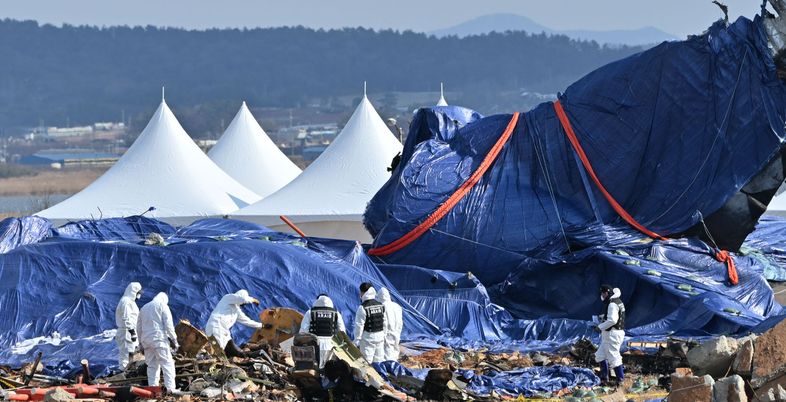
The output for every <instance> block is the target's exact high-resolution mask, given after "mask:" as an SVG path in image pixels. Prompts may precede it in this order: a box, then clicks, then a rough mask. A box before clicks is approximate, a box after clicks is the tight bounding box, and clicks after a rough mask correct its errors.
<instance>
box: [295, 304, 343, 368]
mask: <svg viewBox="0 0 786 402" xmlns="http://www.w3.org/2000/svg"><path fill="white" fill-rule="evenodd" d="M346 331H347V329H346V327H344V317H342V316H341V312H340V311H338V310H336V308H335V306H334V305H333V300H331V299H330V297H328V296H327V295H325V294H321V295H319V297H317V299H316V300H314V304H313V305H312V306H311V309H310V310H308V311H306V314H303V321H301V322H300V333H310V334H313V335H315V336H316V337H317V343H318V344H319V368H322V367H325V362H327V361H328V359H329V358H330V355H331V353H332V352H333V340H332V339H333V335H335V334H337V333H339V332H346Z"/></svg>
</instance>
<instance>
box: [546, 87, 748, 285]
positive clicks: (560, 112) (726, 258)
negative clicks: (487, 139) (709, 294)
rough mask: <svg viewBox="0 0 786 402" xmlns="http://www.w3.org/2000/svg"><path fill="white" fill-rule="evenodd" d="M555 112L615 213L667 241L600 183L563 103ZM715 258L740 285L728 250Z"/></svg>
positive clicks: (719, 253) (731, 279) (645, 231)
mask: <svg viewBox="0 0 786 402" xmlns="http://www.w3.org/2000/svg"><path fill="white" fill-rule="evenodd" d="M554 111H556V112H557V117H558V118H559V121H560V123H562V128H563V129H564V130H565V134H566V135H567V136H568V139H569V140H570V143H571V145H573V150H575V151H576V153H577V154H578V155H579V159H581V163H582V165H584V169H585V170H586V171H587V173H588V174H589V175H590V177H591V178H592V181H593V182H595V185H596V186H597V187H598V189H599V190H600V192H601V193H602V194H603V197H605V198H606V201H608V202H609V204H611V207H612V208H614V211H616V212H617V214H619V216H620V217H622V219H624V220H625V222H628V224H629V225H631V226H633V227H634V228H636V229H638V230H639V231H640V232H642V233H644V234H646V235H647V236H649V237H652V238H654V239H658V240H666V238H665V237H663V236H661V235H659V234H657V233H655V232H653V231H651V230H649V229H647V228H646V227H644V225H642V224H640V223H639V222H637V221H636V219H634V218H633V217H632V216H631V215H630V214H629V213H628V212H627V211H625V209H624V208H622V205H620V204H619V203H618V202H617V200H615V199H614V197H613V196H612V195H611V194H610V193H609V192H608V191H607V190H606V188H605V187H603V183H601V182H600V179H598V176H597V175H596V174H595V170H594V169H592V164H590V161H589V159H588V158H587V154H585V153H584V149H583V148H582V147H581V144H580V143H579V139H578V138H577V137H576V133H575V132H574V131H573V127H572V126H571V125H570V120H569V119H568V115H567V114H565V109H563V108H562V103H560V101H559V100H557V101H555V102H554ZM715 258H716V259H717V260H718V261H720V262H725V263H726V270H727V271H728V274H729V282H731V284H732V285H736V284H737V283H739V278H738V277H737V267H736V266H735V265H734V258H732V256H731V254H729V252H728V251H726V250H718V251H717V252H716V253H715Z"/></svg>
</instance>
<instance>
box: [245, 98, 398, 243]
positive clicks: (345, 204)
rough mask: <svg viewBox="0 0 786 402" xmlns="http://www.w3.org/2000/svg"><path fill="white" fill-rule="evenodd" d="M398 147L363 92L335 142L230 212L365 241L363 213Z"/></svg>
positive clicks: (311, 232) (313, 233)
mask: <svg viewBox="0 0 786 402" xmlns="http://www.w3.org/2000/svg"><path fill="white" fill-rule="evenodd" d="M401 148H402V146H401V143H400V142H398V140H397V139H396V137H394V136H393V134H392V133H391V132H390V130H389V129H388V127H387V126H386V125H385V123H384V122H383V121H382V118H380V117H379V114H377V111H376V110H374V106H372V105H371V102H369V100H368V98H366V96H365V95H364V96H363V100H362V101H360V105H358V107H357V109H355V113H353V114H352V117H351V118H350V119H349V121H348V122H347V124H346V126H344V129H343V130H341V133H340V134H339V135H338V137H336V139H335V141H333V143H332V144H331V145H330V146H329V147H328V148H327V149H326V150H325V151H324V152H323V153H322V155H320V156H319V158H317V160H315V161H314V163H312V164H311V165H310V166H309V167H308V168H306V170H304V171H303V173H301V174H300V176H298V177H297V178H295V180H293V181H292V182H291V183H289V184H288V185H286V186H284V188H282V189H281V190H278V191H277V192H275V193H273V194H271V195H270V196H268V197H266V198H264V199H263V200H262V201H259V202H257V203H255V204H254V205H251V206H248V207H246V208H243V209H241V210H240V211H237V212H235V213H233V214H230V215H231V216H232V217H233V218H237V219H243V220H248V221H252V222H256V223H260V224H263V225H267V226H269V227H271V228H275V229H278V230H287V229H288V227H287V226H285V225H284V224H282V222H281V220H280V219H279V215H285V216H287V217H288V218H289V219H290V220H292V221H293V222H294V223H295V224H296V225H297V226H298V227H300V228H301V229H303V231H304V232H305V233H306V234H307V235H309V236H321V237H332V238H340V239H352V240H360V241H370V240H371V236H370V235H369V234H368V232H366V230H365V228H364V227H363V224H362V220H363V212H364V211H365V209H366V204H367V203H368V202H369V200H371V197H373V196H374V194H376V192H377V191H378V190H379V189H380V188H381V187H382V185H383V184H385V182H386V181H387V180H388V179H389V178H390V173H389V172H388V171H387V167H388V166H390V162H391V160H392V159H393V157H394V156H395V155H396V154H397V153H398V152H401ZM289 231H291V230H289Z"/></svg>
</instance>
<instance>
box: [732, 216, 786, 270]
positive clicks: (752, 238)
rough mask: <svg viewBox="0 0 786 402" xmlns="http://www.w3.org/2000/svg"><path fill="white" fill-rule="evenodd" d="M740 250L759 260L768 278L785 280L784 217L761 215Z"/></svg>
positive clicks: (785, 224) (785, 230) (785, 243)
mask: <svg viewBox="0 0 786 402" xmlns="http://www.w3.org/2000/svg"><path fill="white" fill-rule="evenodd" d="M740 251H741V252H742V253H744V254H745V255H749V256H751V257H753V258H756V259H758V260H760V261H761V263H762V264H761V265H762V266H763V268H764V270H763V275H764V277H765V278H767V279H768V280H771V281H778V282H783V281H786V219H784V218H782V217H779V216H769V215H765V216H763V217H762V218H761V219H760V220H759V224H758V225H756V230H754V231H753V232H752V233H751V234H749V235H748V238H747V239H745V243H744V244H743V247H742V249H741V250H740Z"/></svg>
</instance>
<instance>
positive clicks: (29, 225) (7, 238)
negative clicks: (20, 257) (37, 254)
mask: <svg viewBox="0 0 786 402" xmlns="http://www.w3.org/2000/svg"><path fill="white" fill-rule="evenodd" d="M51 227H52V224H51V223H50V222H49V221H48V220H46V219H44V218H39V217H37V216H26V217H23V218H6V219H3V220H2V221H0V254H3V253H7V252H9V251H11V250H13V249H15V248H17V247H20V246H24V245H25V244H31V243H37V242H39V241H41V240H43V239H45V238H47V237H49V236H50V229H51Z"/></svg>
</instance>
